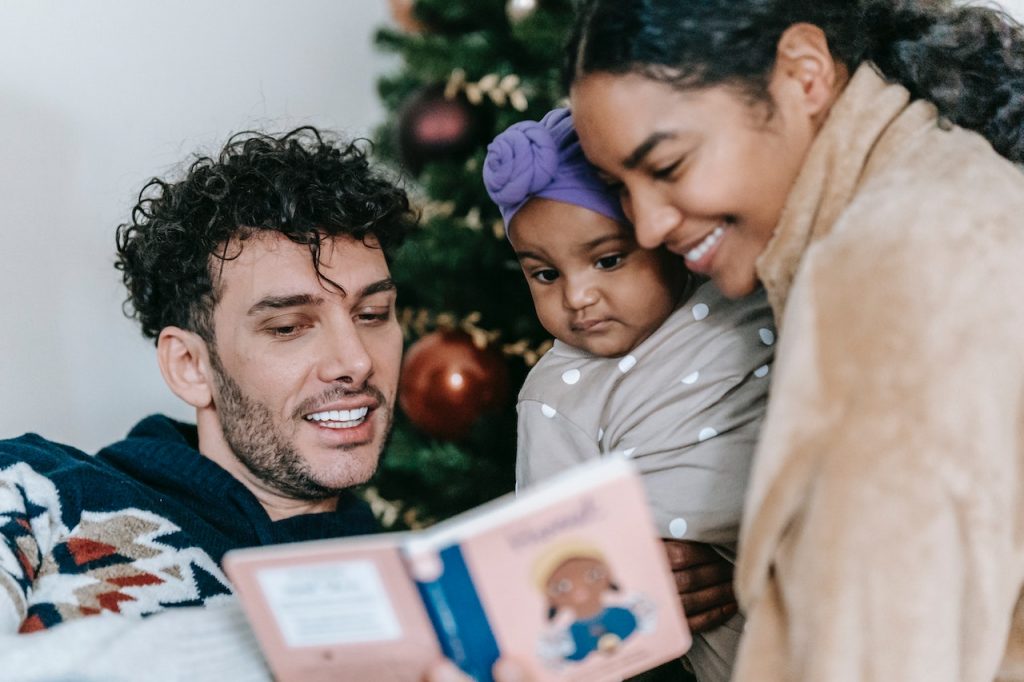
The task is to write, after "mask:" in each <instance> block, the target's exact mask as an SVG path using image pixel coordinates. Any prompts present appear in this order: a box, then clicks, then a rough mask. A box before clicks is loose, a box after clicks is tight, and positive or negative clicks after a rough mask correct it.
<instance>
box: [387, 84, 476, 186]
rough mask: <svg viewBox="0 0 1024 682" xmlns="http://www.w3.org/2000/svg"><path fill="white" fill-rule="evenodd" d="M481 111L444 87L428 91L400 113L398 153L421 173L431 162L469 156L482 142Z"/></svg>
mask: <svg viewBox="0 0 1024 682" xmlns="http://www.w3.org/2000/svg"><path fill="white" fill-rule="evenodd" d="M483 124H484V122H483V121H482V120H481V112H480V110H479V109H478V108H474V107H473V106H472V105H471V104H470V103H469V101H468V100H467V99H466V96H465V95H464V94H462V93H458V94H456V95H455V97H453V98H451V99H449V98H447V97H445V96H444V85H443V84H437V85H432V86H429V87H426V88H424V89H423V90H421V91H420V92H418V93H417V94H415V95H413V97H411V98H410V99H409V100H408V101H407V102H406V103H405V104H404V105H403V106H402V109H401V111H400V112H399V114H398V151H399V154H400V155H401V159H402V163H403V164H404V165H405V167H406V168H407V169H408V170H409V171H411V172H412V173H414V174H415V173H419V172H420V170H422V169H423V165H424V164H426V163H430V162H431V161H442V160H445V159H453V158H459V157H462V156H468V155H469V154H470V153H472V152H473V150H475V149H476V148H477V146H479V144H480V143H481V135H482V131H483V129H484V125H483Z"/></svg>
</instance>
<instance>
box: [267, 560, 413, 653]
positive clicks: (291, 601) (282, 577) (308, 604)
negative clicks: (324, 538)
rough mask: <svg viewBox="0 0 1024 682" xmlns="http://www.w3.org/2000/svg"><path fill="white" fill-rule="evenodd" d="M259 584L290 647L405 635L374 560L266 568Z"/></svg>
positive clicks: (365, 640)
mask: <svg viewBox="0 0 1024 682" xmlns="http://www.w3.org/2000/svg"><path fill="white" fill-rule="evenodd" d="M257 579H258V580H259V583H260V587H261V588H263V593H264V594H265V595H266V599H267V604H268V606H269V607H270V610H271V612H272V613H273V614H274V618H275V619H276V620H277V623H278V626H279V627H280V628H281V633H282V635H283V636H284V640H285V642H286V643H287V644H288V646H293V647H300V646H316V645H328V644H354V643H357V642H376V641H385V640H394V639H399V638H400V637H401V636H402V628H401V626H400V625H399V623H398V618H397V617H396V616H395V610H394V607H393V605H392V604H391V600H390V599H389V598H388V594H387V592H386V591H385V590H384V585H383V583H382V582H381V578H380V574H379V573H378V571H377V567H376V565H375V564H374V563H373V562H371V561H366V560H362V561H337V562H330V563H320V564H315V565H312V566H309V565H307V566H286V567H281V568H271V569H263V570H261V571H259V572H258V573H257Z"/></svg>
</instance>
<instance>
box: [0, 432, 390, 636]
mask: <svg viewBox="0 0 1024 682" xmlns="http://www.w3.org/2000/svg"><path fill="white" fill-rule="evenodd" d="M196 443H197V438H196V431H195V427H194V426H190V425H186V424H181V423H178V422H174V421H172V420H170V419H168V418H166V417H162V416H153V417H148V418H147V419H144V420H143V421H142V422H140V423H139V424H138V425H136V426H135V427H134V428H133V429H132V431H131V432H130V433H129V435H128V437H127V438H126V439H125V440H123V441H120V442H118V443H115V444H113V445H111V446H109V447H106V448H104V449H103V450H101V451H100V452H99V453H98V454H96V455H95V456H90V455H87V454H85V453H83V452H81V451H80V450H77V449H75V448H72V447H68V446H65V445H60V444H57V443H53V442H51V441H48V440H45V439H43V438H41V437H39V436H37V435H34V434H28V435H25V436H21V437H20V438H16V439H12V440H6V441H0V632H8V633H13V632H22V633H28V632H34V631H38V630H43V629H46V628H50V627H53V626H54V625H57V624H59V623H62V622H64V621H68V620H72V619H76V618H81V617H84V616H90V615H95V614H98V613H101V612H103V611H111V612H115V613H123V614H126V615H136V616H147V615H150V614H153V613H156V612H158V611H162V610H163V609H165V608H169V607H183V606H198V605H203V604H207V603H209V602H210V601H211V600H214V599H217V598H219V597H223V596H224V595H228V594H230V593H231V586H230V583H229V582H228V580H227V578H226V577H225V575H224V573H223V572H222V571H221V568H220V562H221V559H222V558H223V556H224V554H225V552H227V551H228V550H231V549H235V548H239V547H251V546H256V545H267V544H275V543H280V542H293V541H304V540H315V539H322V538H329V537H339V536H344V535H357V534H362V533H368V532H373V531H374V530H376V524H375V521H374V519H373V515H372V514H371V512H370V511H369V509H368V507H367V506H366V505H365V503H363V502H362V501H360V500H358V499H357V498H356V497H355V496H354V495H352V494H346V495H343V496H342V498H341V500H339V503H338V509H337V511H335V512H328V513H321V514H307V515H302V516H297V517H292V518H289V519H284V520H280V521H272V520H271V519H270V518H269V517H268V516H267V514H266V512H265V510H264V509H263V508H262V506H260V504H259V502H258V500H257V499H256V498H255V497H254V496H253V495H252V494H251V493H250V492H249V491H248V489H246V488H245V487H244V486H243V485H242V484H241V483H240V482H239V481H237V480H236V479H235V478H234V477H232V476H231V475H230V474H229V473H228V472H227V471H225V470H224V469H222V468H221V467H219V466H218V465H217V464H215V463H214V462H213V461H212V460H209V459H207V458H206V457H203V456H202V455H201V454H200V453H199V452H198V451H197V450H196Z"/></svg>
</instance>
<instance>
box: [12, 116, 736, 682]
mask: <svg viewBox="0 0 1024 682" xmlns="http://www.w3.org/2000/svg"><path fill="white" fill-rule="evenodd" d="M414 222H415V217H414V215H413V213H412V212H411V211H410V208H409V203H408V199H407V198H406V195H405V194H404V192H403V191H402V190H401V189H399V188H398V187H397V186H396V185H395V184H394V183H393V182H391V181H390V180H388V179H387V178H385V177H384V176H383V175H381V174H380V173H378V172H377V171H375V170H374V169H372V168H371V166H370V164H369V162H368V160H367V159H366V157H365V155H364V153H363V152H362V151H361V149H360V148H359V147H357V146H355V145H352V144H343V143H337V142H334V141H331V140H328V139H325V138H324V137H323V136H321V134H320V133H319V132H318V131H316V130H315V129H312V128H305V129H300V130H297V131H294V132H292V133H289V134H287V135H284V136H282V137H271V136H267V135H261V134H244V135H241V136H236V137H235V138H233V139H232V140H231V141H229V142H228V144H227V145H226V146H225V148H224V149H223V150H222V151H221V152H220V154H219V155H218V156H217V157H216V158H207V157H204V158H200V159H198V160H196V161H195V162H194V163H193V164H192V165H191V167H190V168H189V170H188V172H187V174H186V176H185V177H184V178H183V179H182V180H179V181H174V182H168V181H163V180H157V179H154V180H152V181H151V182H150V183H149V184H148V185H147V186H146V188H145V189H144V190H143V192H142V193H141V195H140V200H139V202H138V204H137V205H136V206H135V208H134V210H133V211H132V220H131V222H129V223H127V224H125V225H122V226H121V227H120V228H119V230H118V240H117V242H118V260H117V267H118V268H119V269H120V270H121V272H122V273H123V277H124V282H125V284H126V286H127V288H128V292H129V296H128V304H129V307H130V310H131V313H132V315H133V316H134V317H135V318H136V319H137V320H138V321H139V322H140V324H141V327H142V331H143V333H144V334H145V335H146V336H147V337H149V338H151V339H154V340H155V342H156V349H157V360H158V363H159V366H160V370H161V373H162V374H163V377H164V379H165V381H166V382H167V384H168V386H169V387H170V388H171V390H172V391H173V392H174V393H175V394H176V395H177V396H178V397H180V398H181V399H182V400H184V401H185V402H186V403H188V404H189V405H191V406H192V407H193V408H194V409H195V414H196V425H195V426H190V425H186V424H180V423H177V422H174V421H172V420H170V419H168V418H166V417H162V416H153V417H149V418H147V419H144V420H143V421H142V422H140V423H139V424H138V425H137V426H136V427H135V428H134V429H132V431H131V433H130V434H129V436H128V438H126V439H125V440H123V441H121V442H119V443H115V444H113V445H111V446H109V447H107V448H104V449H103V450H101V451H100V452H99V453H98V454H97V455H95V456H88V455H85V454H84V453H82V452H80V451H78V450H75V449H73V448H70V447H67V446H62V445H57V444H55V443H52V442H49V441H46V440H44V439H42V438H40V437H38V436H31V435H30V436H23V437H21V438H17V439H14V440H10V441H4V442H0V652H2V653H0V670H4V671H5V672H4V679H5V680H11V679H18V680H20V679H26V680H28V679H33V680H38V679H56V677H58V676H64V675H66V674H67V673H68V672H70V671H73V672H74V673H75V674H76V675H79V676H82V678H83V679H104V680H109V679H133V678H135V677H137V676H139V675H140V674H141V673H139V672H138V669H137V668H135V667H133V662H134V664H135V665H143V664H144V665H145V666H146V668H145V677H146V678H147V679H176V678H177V677H178V676H179V675H182V674H187V675H188V676H189V678H190V679H191V680H197V679H203V676H206V677H208V678H209V679H215V678H223V679H232V680H237V679H247V678H251V679H266V677H267V673H266V670H265V668H264V667H263V665H262V663H261V660H260V658H259V655H258V652H257V649H256V646H255V642H254V640H253V638H252V635H251V632H249V630H248V629H247V628H246V627H245V625H244V620H243V618H242V616H241V614H240V612H239V611H238V609H237V605H236V604H234V602H233V600H231V599H230V598H229V596H230V593H231V589H230V585H229V583H228V581H227V579H226V578H225V576H224V574H223V573H222V571H221V568H220V564H221V560H222V558H223V555H224V554H225V552H227V551H228V550H231V549H234V548H238V547H248V546H256V545H266V544H273V543H279V542H291V541H300V540H313V539H320V538H329V537H340V536H345V535H354V534H359V533H367V532H373V531H375V530H377V527H376V524H375V522H374V519H373V517H372V515H371V513H370V511H369V509H368V508H367V506H366V505H365V503H363V502H362V501H360V500H359V499H357V498H356V496H354V495H353V494H352V492H351V491H350V489H351V488H352V487H353V486H356V485H358V484H361V483H364V482H365V481H366V480H367V479H369V477H370V476H371V475H372V474H373V472H374V470H375V468H376V466H377V462H378V459H379V457H380V454H381V451H382V449H383V447H384V444H385V442H386V439H387V435H388V432H389V430H390V427H391V421H392V414H393V410H394V403H395V392H396V389H397V384H398V372H399V366H400V360H401V351H402V334H401V330H400V328H399V325H398V322H397V319H396V316H395V297H396V291H395V285H394V283H393V282H392V280H391V277H390V271H389V268H388V258H389V256H390V254H391V253H393V251H394V249H395V248H396V247H397V246H398V245H399V243H400V242H401V240H402V238H403V236H404V234H405V232H406V231H407V230H408V229H409V228H410V227H411V226H413V225H414ZM680 551H681V550H680ZM681 556H683V559H682V560H680V562H677V563H678V566H679V567H680V568H688V567H689V565H690V564H694V563H697V564H701V565H700V566H699V567H698V568H695V569H693V570H691V571H689V572H687V571H680V572H679V574H678V575H679V576H681V579H682V580H684V581H685V580H690V581H691V582H690V583H688V584H687V585H685V587H686V588H687V589H681V592H692V593H693V594H694V595H696V598H697V599H698V601H700V600H704V601H708V600H707V599H706V598H707V597H708V596H709V595H710V594H712V592H715V593H716V594H717V593H720V592H721V591H722V590H723V589H726V590H727V589H728V585H726V586H725V588H723V587H722V582H723V581H722V580H721V578H720V577H719V578H717V582H716V580H715V579H709V578H708V577H706V575H705V574H708V573H709V571H708V568H709V566H713V564H709V563H708V562H707V561H705V560H703V559H698V560H696V561H694V560H693V558H692V556H690V555H686V553H685V552H684V555H681ZM712 573H713V571H712ZM708 585H711V587H709V588H708V587H707V586H708ZM701 587H704V588H706V589H704V590H700V589H699V588H701ZM720 601H721V600H719V602H720ZM719 602H716V601H715V600H714V599H712V600H710V601H709V603H710V604H711V606H712V607H714V608H711V609H700V608H698V609H696V611H704V614H703V617H705V618H707V617H709V614H710V616H711V617H714V616H715V615H716V610H718V611H720V610H723V609H724V610H726V611H727V610H728V609H729V608H730V607H729V606H728V605H727V606H725V607H722V606H721V604H720V603H719ZM684 603H685V598H684ZM172 607H204V608H172ZM153 614H156V615H155V617H152V618H146V619H145V620H142V621H140V620H138V618H137V617H138V616H150V615H153ZM86 616H90V617H89V618H86ZM698 617H700V616H698ZM712 622H714V620H713V618H712ZM15 633H22V634H28V633H36V634H32V635H31V636H29V637H20V638H16V639H15V638H13V636H14V635H15ZM4 634H6V635H7V636H8V637H7V638H6V639H2V637H3V635H4ZM101 649H108V650H107V651H106V652H105V653H104V654H103V655H102V656H98V655H97V652H98V651H100V650H101ZM58 652H59V654H60V655H57V656H55V655H54V654H55V653H58ZM11 671H14V672H11ZM442 672H443V671H442ZM65 679H66V678H65ZM76 679H78V678H76Z"/></svg>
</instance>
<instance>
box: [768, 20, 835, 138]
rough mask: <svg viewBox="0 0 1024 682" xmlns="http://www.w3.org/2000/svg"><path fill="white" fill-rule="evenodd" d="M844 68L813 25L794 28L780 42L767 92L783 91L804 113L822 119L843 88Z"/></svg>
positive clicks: (822, 32) (788, 29) (823, 36)
mask: <svg viewBox="0 0 1024 682" xmlns="http://www.w3.org/2000/svg"><path fill="white" fill-rule="evenodd" d="M845 73H846V68H845V67H844V66H843V65H842V64H838V63H836V61H835V59H833V58H832V53H831V52H830V51H829V47H828V38H826V37H825V32H824V31H822V30H821V29H820V28H819V27H817V26H815V25H814V24H806V23H801V24H793V25H792V26H790V27H789V28H787V29H786V30H785V31H784V32H783V34H782V37H781V38H779V46H778V50H777V53H776V56H775V68H774V69H773V71H772V76H771V85H770V89H771V90H772V94H773V95H776V94H777V92H778V91H777V89H778V88H785V89H786V90H787V91H788V92H790V93H791V94H793V95H794V96H796V97H797V102H798V105H799V106H800V108H801V109H802V110H803V111H804V113H806V114H808V115H809V116H811V117H812V118H815V119H818V118H823V117H824V115H825V114H827V113H828V110H829V108H830V107H831V106H832V102H833V100H834V99H835V97H836V95H837V94H838V91H839V89H840V88H841V86H842V85H843V83H842V82H841V81H842V80H843V78H844V77H845Z"/></svg>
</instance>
